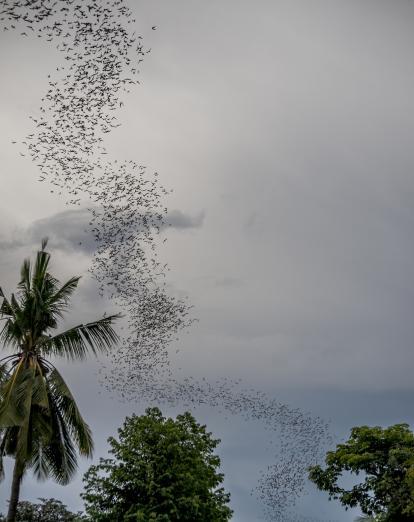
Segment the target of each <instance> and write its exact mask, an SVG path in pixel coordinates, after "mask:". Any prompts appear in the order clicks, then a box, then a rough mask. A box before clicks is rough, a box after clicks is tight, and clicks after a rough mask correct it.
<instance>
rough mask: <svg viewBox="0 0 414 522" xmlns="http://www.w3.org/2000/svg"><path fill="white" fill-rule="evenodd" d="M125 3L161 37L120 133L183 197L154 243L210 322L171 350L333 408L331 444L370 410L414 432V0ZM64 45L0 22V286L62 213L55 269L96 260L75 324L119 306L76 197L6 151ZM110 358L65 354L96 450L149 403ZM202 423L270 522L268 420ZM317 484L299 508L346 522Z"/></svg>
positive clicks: (30, 491) (135, 155)
mask: <svg viewBox="0 0 414 522" xmlns="http://www.w3.org/2000/svg"><path fill="white" fill-rule="evenodd" d="M130 4H131V6H132V7H133V9H134V11H135V12H136V18H137V26H138V29H137V30H138V32H140V33H141V34H142V35H143V36H144V42H145V45H146V46H148V47H151V48H152V51H151V53H150V54H149V55H148V57H147V58H146V60H145V63H144V64H143V67H142V69H141V86H139V87H138V88H137V89H135V90H133V91H132V92H131V94H130V95H128V96H126V97H125V104H124V107H123V108H122V109H120V115H119V118H120V121H121V122H122V126H121V127H119V128H118V129H116V130H115V131H114V132H113V133H112V134H111V135H110V136H109V138H108V141H107V145H108V150H109V151H110V153H112V154H114V155H115V156H116V157H119V158H125V159H134V160H137V161H138V162H140V163H142V164H145V165H147V166H148V168H149V169H150V170H156V171H157V172H159V174H160V177H161V179H162V182H163V184H164V185H166V186H167V187H168V188H170V187H171V188H173V189H174V192H173V193H172V194H171V195H170V196H169V197H168V198H167V200H166V206H168V208H169V209H173V210H172V212H171V214H170V220H171V222H172V224H173V226H172V227H170V229H169V230H168V232H166V234H167V235H168V242H167V243H166V244H165V246H163V249H162V252H161V254H162V257H163V258H165V260H166V261H168V263H169V264H170V266H171V272H170V275H169V277H170V281H169V282H170V285H171V288H172V289H173V291H174V292H176V293H178V294H181V293H182V294H188V295H189V298H190V301H191V303H193V304H194V305H195V315H196V316H197V317H198V318H199V322H198V323H196V324H195V325H194V326H193V327H192V329H191V330H190V332H189V334H188V335H183V336H182V338H181V339H180V340H179V342H178V343H177V348H180V352H179V354H178V355H176V356H174V359H173V364H174V365H176V366H177V367H180V368H182V372H183V373H188V374H194V375H206V376H208V377H212V378H215V377H217V376H224V375H229V376H231V377H234V378H237V377H242V378H243V379H244V380H245V381H246V382H247V383H249V384H250V385H252V386H254V387H256V388H259V389H263V390H266V391H267V392H269V393H270V394H271V395H272V396H276V397H278V398H280V399H281V400H283V401H285V402H287V403H288V404H290V405H292V406H298V407H304V408H305V409H306V410H308V411H311V412H312V413H315V414H318V415H322V416H324V417H326V418H327V419H330V420H331V422H332V431H333V432H334V434H335V435H337V436H338V437H345V436H346V435H347V433H348V431H349V429H350V428H351V427H352V426H353V425H356V424H365V423H367V424H383V425H385V424H389V423H393V422H402V421H407V422H410V423H412V424H413V423H414V418H413V412H412V399H413V384H412V369H413V363H414V356H413V349H412V344H413V340H414V326H413V324H414V323H413V321H412V310H413V304H414V285H413V280H414V277H413V276H414V263H413V261H414V243H413V241H412V234H413V232H412V231H413V228H414V227H413V225H414V206H413V201H414V176H413V172H414V154H413V147H412V143H411V141H412V137H413V135H414V117H413V116H414V114H413V113H414V103H413V97H412V93H413V87H414V85H413V83H414V70H413V69H414V64H413V61H412V49H413V48H414V34H413V31H412V23H413V19H414V4H413V3H412V2H409V1H405V0H397V1H394V2H388V1H380V0H376V1H373V0H366V1H364V2H361V1H356V0H351V1H345V0H334V1H331V0H329V1H328V0H325V1H318V0H314V1H313V2H308V1H306V0H302V1H299V0H293V1H292V0H285V1H277V0H273V1H260V2H246V1H241V0H238V1H236V0H229V1H227V2H222V1H218V0H212V1H209V2H201V1H189V0H185V1H184V0H174V1H167V0H163V1H161V0H156V1H149V0H145V1H143V0H139V1H136V2H131V3H130ZM153 25H157V26H158V29H157V30H156V31H151V26H153ZM60 58H61V57H60V56H59V55H58V53H57V52H56V51H54V50H53V49H51V48H49V47H48V46H46V45H45V42H39V41H34V40H30V41H29V40H24V39H21V38H19V37H18V35H17V34H15V35H12V34H7V35H6V34H1V35H0V70H1V71H2V81H1V82H0V114H1V121H0V156H1V164H2V169H1V180H2V183H1V187H2V204H1V208H0V239H1V241H2V242H1V244H0V248H1V263H0V282H1V284H2V286H5V287H6V288H8V289H12V287H13V285H14V283H15V282H17V276H18V267H19V264H20V261H21V259H22V258H23V257H25V256H27V255H28V254H30V252H33V248H34V243H36V242H38V241H39V240H40V238H41V237H42V236H43V235H45V234H47V230H46V229H48V226H46V224H48V223H50V226H51V228H50V233H49V235H50V236H51V244H50V247H51V248H53V247H54V248H55V249H56V252H55V253H54V258H55V259H54V266H55V267H56V271H57V272H58V273H59V275H60V277H61V278H62V279H63V278H64V277H66V276H68V275H72V274H77V273H84V274H85V278H84V279H85V280H84V281H83V282H82V285H83V286H82V288H81V291H80V292H81V293H80V296H79V298H78V299H77V301H76V307H75V311H74V313H75V317H73V320H75V319H76V318H78V317H82V314H83V313H86V314H87V316H88V317H92V316H93V315H95V314H97V313H100V312H101V311H102V312H103V311H104V310H105V309H106V304H105V303H102V302H99V303H98V302H97V301H96V299H95V294H94V287H93V284H92V282H90V281H88V280H87V268H88V263H89V255H90V253H89V250H90V249H89V250H88V248H85V244H86V243H85V242H84V241H83V239H82V238H81V236H82V231H83V226H82V225H81V223H82V211H80V212H74V211H72V210H68V207H63V208H62V205H61V202H60V201H59V199H58V198H57V197H55V196H54V195H52V194H49V192H48V189H47V187H46V185H43V184H41V183H38V182H36V176H37V171H36V167H35V166H34V165H32V164H30V162H29V160H28V159H27V158H23V157H21V156H20V155H19V152H18V150H17V149H15V148H14V147H13V145H11V144H10V141H11V140H12V139H22V138H23V137H24V136H25V135H26V134H27V133H28V132H29V131H30V128H31V126H30V120H29V119H28V116H29V115H30V114H34V113H36V111H37V109H38V106H39V103H40V98H41V97H42V95H43V93H44V90H45V89H46V86H47V74H49V72H50V70H51V68H53V67H54V66H55V64H57V63H59V60H60ZM66 218H68V219H67V220H66V221H65V219H66ZM62 230H64V231H65V233H63V234H60V232H61V231H62ZM19 231H20V232H19ZM19 234H20V236H19ZM65 234H66V235H65ZM36 236H39V237H36ZM10 240H15V242H16V248H10V243H7V241H10ZM79 242H82V243H83V245H79ZM17 243H18V244H17ZM26 244H27V246H26ZM68 244H70V245H72V246H73V247H75V248H74V249H73V250H72V251H71V250H70V249H68V248H67V246H68ZM76 245H78V247H79V248H76ZM108 306H109V305H108ZM111 306H112V305H111ZM173 352H175V347H174V350H173ZM96 366H97V365H96V364H95V363H93V362H91V363H88V364H87V365H82V367H81V366H79V367H73V368H71V367H69V366H67V367H66V363H62V364H61V368H62V371H63V373H64V374H65V375H67V376H68V381H69V382H70V383H71V384H72V385H73V386H74V388H75V392H76V394H77V396H78V397H79V401H80V405H81V407H82V410H83V412H84V415H85V417H86V418H87V419H88V420H89V421H90V423H91V425H92V427H93V428H94V431H95V433H96V437H97V445H96V446H97V449H96V456H97V457H98V456H100V455H103V454H104V452H105V448H106V444H105V438H106V437H107V436H108V435H109V434H111V433H114V432H115V430H116V427H117V426H118V425H119V424H120V423H121V422H122V419H123V417H124V416H125V415H126V414H127V413H128V412H132V411H137V412H139V411H142V410H143V408H144V405H139V404H129V405H121V406H120V405H119V404H118V403H117V402H116V401H110V400H109V399H108V398H106V396H105V394H104V392H103V390H100V389H99V386H98V385H95V379H94V375H95V374H94V372H95V369H96ZM85 392H87V394H86V396H85ZM99 392H102V394H103V395H98V393H99ZM177 411H178V410H177ZM200 420H203V421H205V422H207V423H208V426H209V428H210V429H212V430H214V432H215V434H216V435H217V436H219V437H220V438H222V440H223V443H222V457H223V465H224V470H225V472H226V484H227V486H228V487H229V488H230V490H231V491H232V499H233V507H234V509H235V521H237V522H247V521H252V520H260V506H259V505H258V503H257V502H256V501H255V499H254V497H250V496H249V495H247V492H249V491H250V489H251V488H252V487H254V486H255V483H254V478H255V477H257V476H258V472H259V469H260V467H263V466H262V464H263V463H264V466H266V464H267V463H266V459H267V456H266V453H265V451H264V450H263V451H262V450H261V443H260V441H261V440H262V439H263V437H264V435H262V434H261V431H260V430H261V428H260V427H257V426H254V425H247V424H245V423H244V421H242V420H240V419H230V420H225V419H224V417H221V416H219V415H218V414H217V413H215V412H214V411H207V410H200ZM82 466H83V467H82V469H85V466H86V464H83V465H82ZM6 487H7V488H8V482H6V483H5V486H3V488H2V493H1V498H2V499H3V506H4V498H5V497H6V496H7V491H5V488H6ZM80 489H81V486H80V480H79V479H77V480H76V481H74V483H73V486H71V488H70V491H69V488H66V489H61V488H58V487H57V486H55V485H53V484H49V483H47V485H44V484H43V485H42V484H35V483H33V482H31V481H30V480H29V479H28V480H27V481H26V483H25V485H24V494H25V496H26V497H28V498H30V497H31V498H33V497H37V496H49V495H52V494H53V495H55V496H57V497H59V498H62V499H64V500H66V501H67V502H68V504H70V505H71V506H73V507H74V508H75V507H78V506H79V507H80V502H79V500H78V499H77V498H76V497H77V494H78V492H79V491H80ZM310 490H311V491H312V494H311V495H310V496H308V497H307V499H306V498H305V499H304V500H303V501H301V502H302V503H301V504H300V506H299V510H300V511H301V513H302V514H304V515H309V516H313V517H315V518H316V517H318V518H320V519H323V520H328V519H335V520H338V521H344V522H345V521H348V520H352V518H353V516H354V514H350V513H345V511H344V510H342V509H341V508H340V507H338V506H336V505H334V504H332V503H328V500H327V498H326V496H325V495H320V494H316V493H315V492H313V490H312V488H310ZM3 511H4V508H3Z"/></svg>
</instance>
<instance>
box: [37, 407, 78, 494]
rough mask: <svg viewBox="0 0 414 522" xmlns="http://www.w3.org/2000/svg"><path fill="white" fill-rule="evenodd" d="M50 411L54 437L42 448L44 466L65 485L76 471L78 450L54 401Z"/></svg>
mask: <svg viewBox="0 0 414 522" xmlns="http://www.w3.org/2000/svg"><path fill="white" fill-rule="evenodd" d="M50 411H51V426H52V437H51V440H50V442H49V444H48V445H46V446H45V447H44V448H43V449H42V452H43V455H42V459H43V460H44V462H43V467H44V469H47V470H48V475H49V474H50V475H52V477H53V478H54V479H55V480H56V482H58V483H59V484H62V485H65V484H67V483H68V482H69V481H70V479H71V478H72V477H73V475H74V473H75V471H76V467H77V459H76V451H75V447H74V445H73V442H72V440H71V437H70V433H69V431H68V429H67V426H66V424H65V421H64V419H63V417H62V414H61V413H60V411H59V409H58V408H57V407H56V405H55V404H53V402H52V403H51V410H50Z"/></svg>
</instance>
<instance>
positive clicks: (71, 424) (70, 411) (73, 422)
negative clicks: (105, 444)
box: [47, 368, 93, 457]
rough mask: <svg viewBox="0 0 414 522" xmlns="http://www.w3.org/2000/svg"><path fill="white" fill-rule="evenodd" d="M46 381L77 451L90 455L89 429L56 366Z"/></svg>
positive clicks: (90, 435) (90, 436) (90, 434)
mask: <svg viewBox="0 0 414 522" xmlns="http://www.w3.org/2000/svg"><path fill="white" fill-rule="evenodd" d="M47 382H48V386H49V388H50V390H51V395H52V396H53V400H54V402H55V404H56V406H57V408H58V409H59V411H60V413H61V414H62V418H63V419H64V421H65V423H66V425H67V426H68V429H69V432H70V434H71V436H72V438H73V439H74V441H75V443H76V445H77V447H78V449H79V453H80V454H81V455H84V456H86V457H91V456H92V452H93V440H92V433H91V430H90V428H89V426H88V425H87V424H86V422H85V421H84V420H83V418H82V415H81V414H80V411H79V409H78V407H77V405H76V402H75V399H74V397H73V395H72V393H71V392H70V390H69V388H68V386H67V384H66V382H65V381H64V379H63V377H62V376H61V375H60V373H59V372H58V371H57V369H56V368H53V370H52V371H51V372H50V374H49V375H48V378H47Z"/></svg>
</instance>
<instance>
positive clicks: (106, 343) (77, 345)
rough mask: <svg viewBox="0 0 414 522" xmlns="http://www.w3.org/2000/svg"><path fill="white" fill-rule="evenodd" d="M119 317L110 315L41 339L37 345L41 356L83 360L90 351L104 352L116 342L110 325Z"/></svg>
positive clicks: (116, 336) (116, 337)
mask: <svg viewBox="0 0 414 522" xmlns="http://www.w3.org/2000/svg"><path fill="white" fill-rule="evenodd" d="M119 318H120V315H119V314H116V315H111V316H108V317H104V318H102V319H99V320H98V321H93V322H91V323H87V324H80V325H78V326H75V327H73V328H70V329H69V330H66V331H65V332H63V333H61V334H58V335H55V336H54V337H43V339H42V340H41V341H40V342H39V344H38V349H39V350H40V351H41V353H42V355H55V356H59V357H66V358H67V359H70V360H74V359H78V360H83V359H85V357H86V354H87V353H88V352H89V351H90V352H92V353H93V354H96V353H97V352H106V351H107V350H108V349H109V348H111V346H113V345H114V344H115V343H116V342H117V341H118V339H119V338H118V335H117V334H116V332H115V330H114V329H113V328H112V324H113V322H114V321H115V320H116V319H119Z"/></svg>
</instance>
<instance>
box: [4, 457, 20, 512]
mask: <svg viewBox="0 0 414 522" xmlns="http://www.w3.org/2000/svg"><path fill="white" fill-rule="evenodd" d="M22 477H23V470H22V466H21V465H20V463H19V461H18V459H16V460H15V462H14V469H13V481H12V486H11V494H10V502H9V511H8V513H7V518H6V522H15V520H16V515H17V503H18V502H19V495H20V484H21V483H22Z"/></svg>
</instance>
